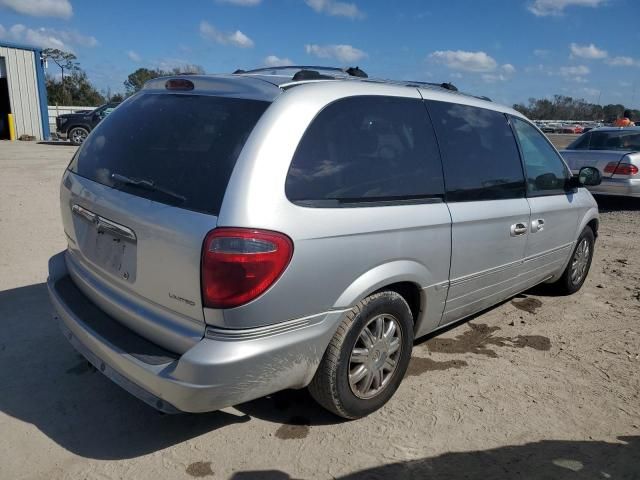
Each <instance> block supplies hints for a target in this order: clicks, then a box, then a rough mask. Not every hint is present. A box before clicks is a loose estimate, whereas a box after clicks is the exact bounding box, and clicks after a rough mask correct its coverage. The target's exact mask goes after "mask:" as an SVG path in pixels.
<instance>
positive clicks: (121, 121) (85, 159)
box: [69, 93, 269, 215]
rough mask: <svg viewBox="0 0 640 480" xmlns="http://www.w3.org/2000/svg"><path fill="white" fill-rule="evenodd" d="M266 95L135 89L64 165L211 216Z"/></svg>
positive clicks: (150, 196) (88, 175) (97, 179)
mask: <svg viewBox="0 0 640 480" xmlns="http://www.w3.org/2000/svg"><path fill="white" fill-rule="evenodd" d="M268 106H269V103H268V102H262V101H257V100H245V99H237V98H222V97H214V96H206V95H184V94H182V95H181V94H151V93H149V94H142V95H139V96H137V97H135V98H133V99H131V100H129V101H127V102H125V103H123V104H122V105H120V106H119V107H118V108H117V109H115V110H114V111H113V112H112V113H111V114H110V115H109V116H108V117H107V118H106V119H105V120H104V121H103V122H101V123H100V124H99V125H98V127H97V128H96V129H95V131H94V132H92V134H91V136H90V137H89V138H88V139H87V140H86V141H85V143H84V144H83V145H82V147H81V148H80V150H79V152H78V154H77V155H76V156H75V158H74V160H73V161H72V162H71V165H70V166H69V168H70V170H71V171H73V172H74V173H77V174H78V175H81V176H83V177H86V178H88V179H90V180H93V181H95V182H98V183H101V184H103V185H107V186H109V187H112V188H116V189H119V190H122V191H126V192H127V193H131V194H133V195H137V196H141V197H145V198H149V199H151V200H154V201H157V202H161V203H166V204H169V205H174V206H178V207H181V208H186V209H189V210H196V211H201V212H205V213H211V214H214V215H217V214H218V213H219V211H220V205H221V203H222V198H223V196H224V192H225V190H226V188H227V183H228V181H229V177H230V176H231V172H232V170H233V167H234V166H235V163H236V159H237V158H238V155H239V153H240V151H241V150H242V147H243V146H244V143H245V141H246V140H247V137H248V136H249V134H250V133H251V131H252V130H253V127H254V126H255V125H256V123H257V121H258V119H259V118H260V116H261V115H262V113H263V112H264V111H265V110H266V108H267V107H268Z"/></svg>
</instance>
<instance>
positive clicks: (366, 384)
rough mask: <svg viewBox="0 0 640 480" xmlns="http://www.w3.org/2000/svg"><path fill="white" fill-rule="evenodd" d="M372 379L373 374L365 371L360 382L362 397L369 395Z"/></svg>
mask: <svg viewBox="0 0 640 480" xmlns="http://www.w3.org/2000/svg"><path fill="white" fill-rule="evenodd" d="M373 378H374V374H373V372H370V371H368V370H367V374H366V376H365V377H364V380H362V385H360V392H361V393H363V394H364V395H366V394H367V393H369V390H370V389H371V384H372V383H373Z"/></svg>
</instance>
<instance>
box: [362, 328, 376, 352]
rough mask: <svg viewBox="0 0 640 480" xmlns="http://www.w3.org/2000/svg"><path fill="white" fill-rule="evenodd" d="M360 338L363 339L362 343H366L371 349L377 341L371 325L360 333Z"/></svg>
mask: <svg viewBox="0 0 640 480" xmlns="http://www.w3.org/2000/svg"><path fill="white" fill-rule="evenodd" d="M360 340H362V343H364V346H365V347H367V349H370V348H371V347H373V344H374V343H376V337H375V336H374V335H373V334H372V333H371V330H369V327H365V328H364V329H363V330H362V332H361V333H360Z"/></svg>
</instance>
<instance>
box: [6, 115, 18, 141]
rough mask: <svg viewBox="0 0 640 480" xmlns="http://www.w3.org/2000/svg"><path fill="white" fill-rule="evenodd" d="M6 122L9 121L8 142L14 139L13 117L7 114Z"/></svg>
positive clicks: (14, 126)
mask: <svg viewBox="0 0 640 480" xmlns="http://www.w3.org/2000/svg"><path fill="white" fill-rule="evenodd" d="M7 120H8V121H9V140H15V139H16V125H15V124H14V123H13V115H12V114H11V113H9V114H7Z"/></svg>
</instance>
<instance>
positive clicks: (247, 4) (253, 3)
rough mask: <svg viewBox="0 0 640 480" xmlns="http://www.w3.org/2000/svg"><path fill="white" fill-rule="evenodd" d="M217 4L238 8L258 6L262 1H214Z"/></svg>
mask: <svg viewBox="0 0 640 480" xmlns="http://www.w3.org/2000/svg"><path fill="white" fill-rule="evenodd" d="M216 1H217V2H218V3H228V4H229V5H236V6H238V7H255V6H256V5H260V2H261V1H262V0H216Z"/></svg>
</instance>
